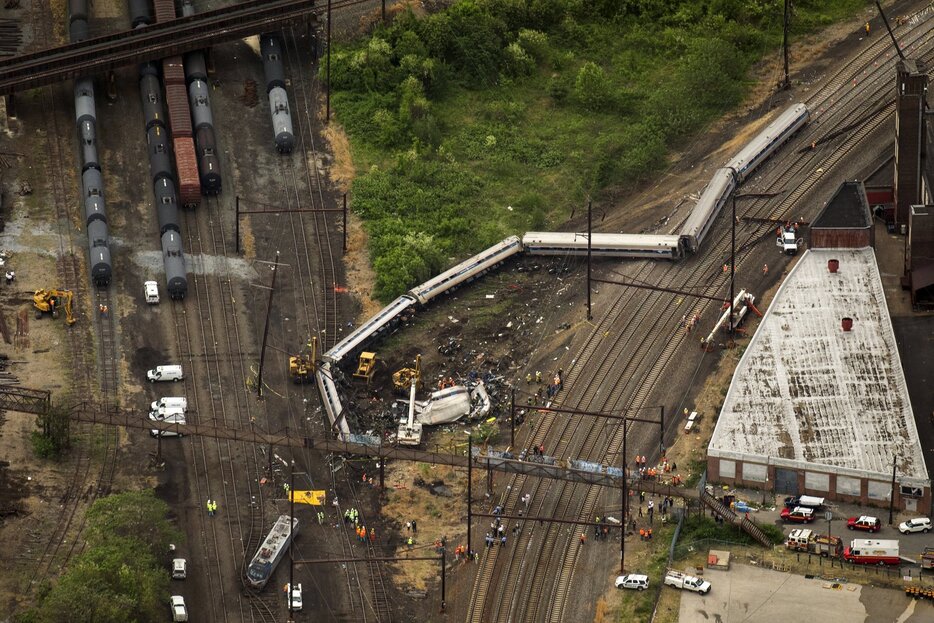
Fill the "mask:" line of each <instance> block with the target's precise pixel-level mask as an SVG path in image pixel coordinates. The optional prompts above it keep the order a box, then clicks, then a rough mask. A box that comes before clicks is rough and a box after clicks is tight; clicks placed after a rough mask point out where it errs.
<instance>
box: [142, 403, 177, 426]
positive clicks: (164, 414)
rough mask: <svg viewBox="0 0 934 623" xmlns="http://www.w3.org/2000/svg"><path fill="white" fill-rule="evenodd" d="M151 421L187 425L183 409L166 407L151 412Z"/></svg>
mask: <svg viewBox="0 0 934 623" xmlns="http://www.w3.org/2000/svg"><path fill="white" fill-rule="evenodd" d="M149 419H150V420H152V421H154V422H178V423H179V424H184V423H185V412H184V411H183V410H182V409H181V407H166V408H163V409H158V410H156V411H150V412H149Z"/></svg>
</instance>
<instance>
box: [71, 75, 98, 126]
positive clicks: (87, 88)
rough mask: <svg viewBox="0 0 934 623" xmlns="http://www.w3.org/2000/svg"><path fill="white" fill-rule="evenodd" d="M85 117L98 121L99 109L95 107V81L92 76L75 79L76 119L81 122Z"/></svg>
mask: <svg viewBox="0 0 934 623" xmlns="http://www.w3.org/2000/svg"><path fill="white" fill-rule="evenodd" d="M84 119H92V120H94V121H95V122H96V121H97V110H96V109H95V107H94V82H93V81H92V80H91V79H90V78H78V79H77V80H75V121H76V122H77V123H81V122H82V121H83V120H84Z"/></svg>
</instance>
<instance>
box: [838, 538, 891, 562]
mask: <svg viewBox="0 0 934 623" xmlns="http://www.w3.org/2000/svg"><path fill="white" fill-rule="evenodd" d="M843 559H844V560H846V561H848V562H853V563H856V564H858V565H897V564H899V563H901V561H902V559H901V558H899V556H898V541H896V540H894V539H890V540H877V539H853V540H852V541H850V546H849V547H847V548H844V550H843Z"/></svg>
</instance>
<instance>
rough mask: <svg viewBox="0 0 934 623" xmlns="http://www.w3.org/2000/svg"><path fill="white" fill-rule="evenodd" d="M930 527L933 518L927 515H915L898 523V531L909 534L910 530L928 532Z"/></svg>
mask: <svg viewBox="0 0 934 623" xmlns="http://www.w3.org/2000/svg"><path fill="white" fill-rule="evenodd" d="M930 529H931V520H930V519H928V518H927V517H915V518H914V519H909V520H908V521H903V522H902V523H900V524H898V531H899V532H901V533H902V534H908V533H909V532H924V533H925V534H927V533H928V532H929V531H930Z"/></svg>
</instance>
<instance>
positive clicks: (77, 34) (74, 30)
mask: <svg viewBox="0 0 934 623" xmlns="http://www.w3.org/2000/svg"><path fill="white" fill-rule="evenodd" d="M68 38H69V39H70V40H71V42H72V43H77V42H79V41H84V40H85V39H87V38H88V21H87V20H85V19H75V20H72V21H71V23H70V24H68Z"/></svg>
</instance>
